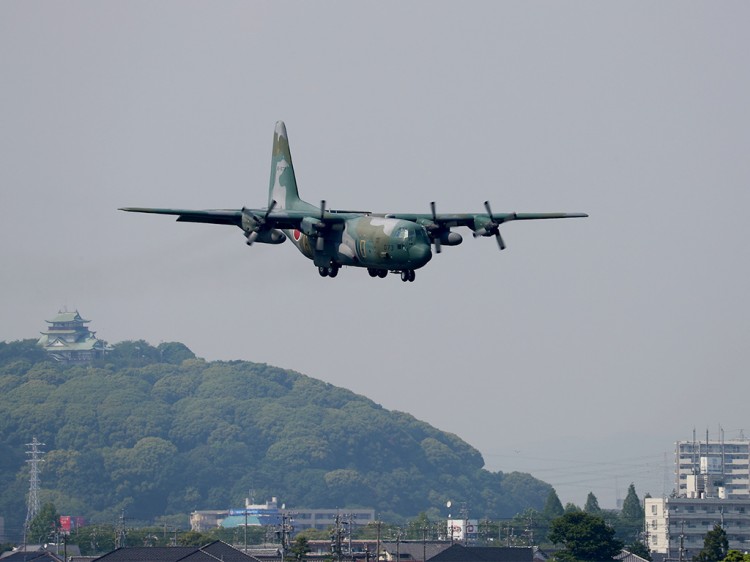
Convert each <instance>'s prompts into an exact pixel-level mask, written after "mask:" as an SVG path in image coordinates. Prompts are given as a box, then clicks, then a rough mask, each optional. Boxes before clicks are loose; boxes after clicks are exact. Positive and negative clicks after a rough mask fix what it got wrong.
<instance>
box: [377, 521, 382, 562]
mask: <svg viewBox="0 0 750 562" xmlns="http://www.w3.org/2000/svg"><path fill="white" fill-rule="evenodd" d="M382 524H383V523H382V521H380V520H378V521H376V526H377V529H378V540H377V552H375V560H377V561H379V560H380V526H381V525H382Z"/></svg>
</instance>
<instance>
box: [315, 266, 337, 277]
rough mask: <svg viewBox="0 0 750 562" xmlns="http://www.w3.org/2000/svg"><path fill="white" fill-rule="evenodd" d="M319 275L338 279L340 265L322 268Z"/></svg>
mask: <svg viewBox="0 0 750 562" xmlns="http://www.w3.org/2000/svg"><path fill="white" fill-rule="evenodd" d="M318 273H320V276H321V277H336V276H337V275H338V274H339V266H338V265H329V266H328V267H324V266H320V267H319V268H318Z"/></svg>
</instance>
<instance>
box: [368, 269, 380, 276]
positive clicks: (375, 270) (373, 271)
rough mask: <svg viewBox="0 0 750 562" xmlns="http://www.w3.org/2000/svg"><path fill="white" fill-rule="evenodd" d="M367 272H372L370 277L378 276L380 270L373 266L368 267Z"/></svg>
mask: <svg viewBox="0 0 750 562" xmlns="http://www.w3.org/2000/svg"><path fill="white" fill-rule="evenodd" d="M367 273H369V274H370V277H377V276H378V270H377V269H374V268H372V267H368V268H367Z"/></svg>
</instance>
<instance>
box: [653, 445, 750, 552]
mask: <svg viewBox="0 0 750 562" xmlns="http://www.w3.org/2000/svg"><path fill="white" fill-rule="evenodd" d="M720 433H721V434H720V436H719V439H715V440H711V439H709V436H708V433H707V434H706V439H705V441H698V440H697V439H696V438H695V434H694V435H693V440H692V441H678V442H677V443H676V445H675V491H674V493H673V495H672V497H668V498H646V500H645V502H644V509H645V521H646V529H645V533H646V543H647V545H648V547H649V549H650V550H651V551H652V552H657V553H663V554H667V557H668V558H679V559H686V560H689V559H691V558H692V557H693V556H695V555H696V554H697V553H698V552H699V551H700V550H701V549H702V548H703V540H704V538H705V535H706V533H708V532H709V531H711V530H712V529H713V528H714V525H717V524H718V525H721V526H722V528H723V529H724V530H725V531H726V533H727V539H728V540H729V548H733V549H738V550H741V551H747V550H749V549H750V440H749V439H745V438H744V436H742V435H740V438H738V439H729V440H725V439H724V434H723V431H721V432H720Z"/></svg>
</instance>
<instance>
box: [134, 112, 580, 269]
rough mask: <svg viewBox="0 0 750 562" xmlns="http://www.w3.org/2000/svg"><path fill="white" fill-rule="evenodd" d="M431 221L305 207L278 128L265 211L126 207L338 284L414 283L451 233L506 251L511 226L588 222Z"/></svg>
mask: <svg viewBox="0 0 750 562" xmlns="http://www.w3.org/2000/svg"><path fill="white" fill-rule="evenodd" d="M484 207H485V210H486V213H447V214H446V213H437V211H436V208H435V203H434V202H432V203H430V209H431V212H430V213H429V214H428V213H387V214H374V213H370V212H358V211H336V210H333V211H331V210H328V211H327V210H326V204H325V201H321V202H320V206H319V207H317V206H315V205H312V204H310V203H308V202H307V201H303V200H302V199H300V196H299V191H298V190H297V179H296V177H295V174H294V166H293V164H292V153H291V151H290V150H289V140H288V137H287V132H286V126H285V125H284V123H283V122H282V121H279V122H277V123H276V128H275V130H274V136H273V149H272V153H271V174H270V177H269V182H268V206H267V207H266V208H265V209H250V208H246V207H243V208H242V209H206V210H191V209H171V208H169V209H162V208H150V207H124V208H123V209H122V210H124V211H131V212H137V213H156V214H161V215H177V220H178V221H180V222H196V223H208V224H225V225H233V226H237V227H239V228H241V229H242V232H243V234H244V236H245V238H246V243H247V244H248V245H250V246H252V245H253V244H255V243H258V244H281V243H282V242H285V241H286V240H287V238H288V239H290V240H291V241H292V243H293V244H294V245H295V246H296V247H297V249H298V250H299V251H300V252H301V253H302V254H303V255H304V256H306V257H307V258H309V259H311V260H313V262H314V263H315V265H316V266H317V267H318V272H319V273H320V275H321V276H323V277H336V276H337V275H338V271H339V269H340V268H341V266H344V265H347V266H354V267H362V268H367V270H368V273H369V274H370V276H371V277H381V278H382V277H386V276H387V275H388V273H389V272H390V273H400V274H401V280H402V281H414V276H415V273H414V271H415V270H416V269H419V268H421V267H423V266H424V265H426V264H427V263H428V262H429V261H430V259H431V258H432V249H431V244H434V245H435V252H436V253H439V252H440V248H441V247H442V246H457V245H459V244H460V243H461V241H462V237H461V235H460V234H458V233H457V232H453V231H452V230H451V229H453V228H457V227H465V228H469V229H470V230H471V231H472V234H473V235H474V237H494V238H495V239H496V241H497V244H498V246H499V248H500V249H501V250H502V249H504V248H505V243H504V241H503V239H502V237H501V236H500V230H499V229H500V225H501V224H503V223H506V222H509V221H521V220H536V219H558V218H570V217H586V216H588V215H586V213H500V214H497V213H493V212H492V209H491V208H490V204H489V201H485V203H484Z"/></svg>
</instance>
